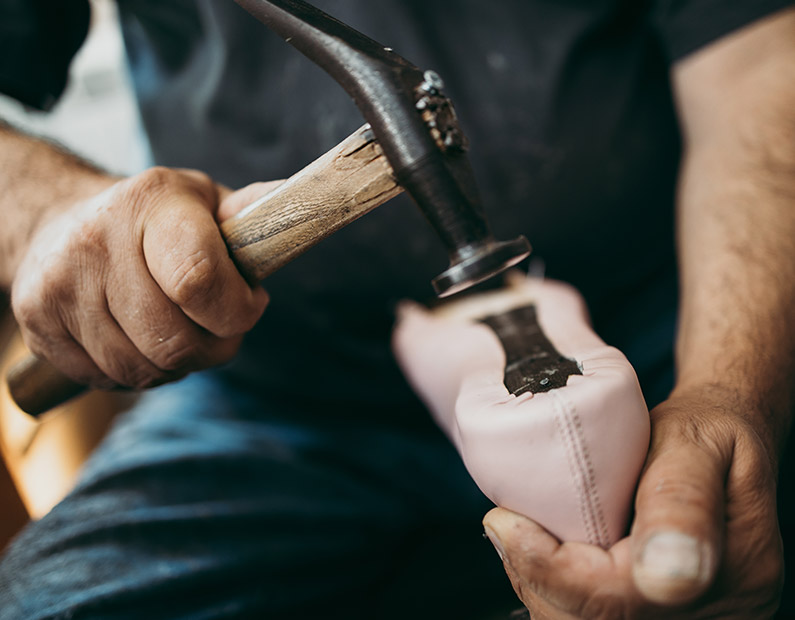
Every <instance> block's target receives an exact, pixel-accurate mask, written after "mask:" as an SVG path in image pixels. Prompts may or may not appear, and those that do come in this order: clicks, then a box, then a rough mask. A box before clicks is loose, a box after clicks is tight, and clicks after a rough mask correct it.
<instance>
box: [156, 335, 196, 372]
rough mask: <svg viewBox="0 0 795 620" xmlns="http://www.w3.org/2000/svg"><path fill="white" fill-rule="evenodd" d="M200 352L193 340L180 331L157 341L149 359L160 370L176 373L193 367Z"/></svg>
mask: <svg viewBox="0 0 795 620" xmlns="http://www.w3.org/2000/svg"><path fill="white" fill-rule="evenodd" d="M200 351H201V349H200V346H199V344H198V343H197V342H196V340H195V338H192V337H190V336H189V335H188V334H187V333H185V332H184V331H181V332H176V333H175V334H172V335H171V336H169V337H168V338H164V339H158V342H157V343H156V345H155V346H154V347H153V348H152V350H151V352H150V354H149V359H150V360H151V361H152V363H153V364H155V366H157V367H158V368H161V369H162V370H165V371H176V370H182V369H185V368H191V367H193V366H194V365H195V364H196V360H197V359H198V358H199V355H200Z"/></svg>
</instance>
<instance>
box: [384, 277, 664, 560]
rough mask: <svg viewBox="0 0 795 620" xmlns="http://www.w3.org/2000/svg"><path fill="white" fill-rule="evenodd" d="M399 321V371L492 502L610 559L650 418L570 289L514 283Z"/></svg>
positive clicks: (417, 309)
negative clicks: (607, 554) (595, 548)
mask: <svg viewBox="0 0 795 620" xmlns="http://www.w3.org/2000/svg"><path fill="white" fill-rule="evenodd" d="M533 308H534V310H535V311H533ZM400 316H401V318H400V321H399V322H398V325H397V327H396V328H395V332H394V337H393V348H394V350H395V354H396V356H397V359H398V362H399V363H400V365H401V367H402V368H403V372H404V373H405V375H406V377H407V378H408V380H409V382H410V383H411V385H412V386H413V387H414V389H415V391H416V392H417V394H418V395H419V396H420V397H421V398H422V399H423V401H424V402H425V404H426V405H427V406H428V408H429V409H430V411H431V412H432V414H433V416H434V418H435V419H436V422H437V423H438V424H439V425H440V426H441V427H442V429H444V431H445V432H446V433H447V435H448V437H450V439H451V440H452V441H453V443H454V444H455V446H456V447H457V448H458V451H459V453H460V454H461V456H462V458H463V460H464V463H465V464H466V467H467V469H468V470H469V473H470V474H471V475H472V477H473V478H474V480H475V482H476V483H477V484H478V486H479V487H480V488H481V490H482V491H483V492H484V493H485V494H486V495H487V496H488V497H489V498H490V499H491V500H492V501H494V502H495V503H496V504H497V505H499V506H502V507H505V508H508V509H510V510H513V511H515V512H519V513H521V514H524V515H526V516H528V517H530V518H531V519H533V520H534V521H536V522H538V523H539V524H540V525H542V526H543V527H545V528H546V529H547V530H549V531H550V532H551V533H552V534H554V535H555V536H557V537H558V538H559V539H561V540H564V541H579V542H587V543H591V544H595V545H600V546H602V547H608V546H610V545H611V544H613V543H615V542H616V541H617V540H619V539H620V538H621V537H622V536H623V535H624V534H625V533H626V529H627V525H628V523H627V522H628V519H629V513H630V507H631V504H632V499H633V497H634V491H635V486H636V484H637V481H638V477H639V475H640V471H641V468H642V466H643V463H644V460H645V458H646V452H647V450H648V444H649V414H648V410H647V409H646V404H645V402H644V400H643V394H642V393H641V390H640V386H639V385H638V380H637V377H636V376H635V372H634V370H633V369H632V366H630V364H629V362H628V361H627V359H626V358H625V357H624V355H623V354H622V353H621V352H620V351H618V350H617V349H615V348H613V347H609V346H607V345H606V344H605V343H604V342H603V341H602V340H601V339H600V338H599V337H598V336H597V335H596V334H595V333H594V332H593V330H592V329H591V327H590V325H589V319H588V314H587V310H586V307H585V303H584V301H583V300H582V297H581V296H580V295H579V293H578V292H577V291H576V290H575V289H573V288H572V287H570V286H568V285H565V284H562V283H559V282H550V281H543V282H542V281H534V280H528V279H527V278H523V277H520V278H518V279H517V278H515V279H514V281H513V282H512V283H511V285H510V286H509V287H508V288H506V289H503V290H501V291H497V292H492V293H485V294H482V295H477V296H473V297H470V298H467V299H463V300H460V301H456V302H453V303H451V304H448V305H447V306H442V307H441V308H439V309H436V310H434V311H433V312H429V311H428V310H427V309H425V308H424V307H422V306H419V305H417V304H408V305H404V306H403V307H401V310H400ZM486 317H489V318H486ZM484 320H485V321H486V322H485V323H484V322H483V321H484ZM486 323H488V324H486ZM489 325H490V326H489ZM539 328H540V329H539ZM495 330H496V331H495ZM498 334H499V335H498ZM506 361H507V364H506ZM506 384H507V386H508V387H506ZM509 387H510V390H509Z"/></svg>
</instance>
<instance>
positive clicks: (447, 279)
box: [235, 0, 530, 297]
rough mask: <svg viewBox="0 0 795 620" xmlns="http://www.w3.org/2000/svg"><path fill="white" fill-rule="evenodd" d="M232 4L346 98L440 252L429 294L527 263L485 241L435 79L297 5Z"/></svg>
mask: <svg viewBox="0 0 795 620" xmlns="http://www.w3.org/2000/svg"><path fill="white" fill-rule="evenodd" d="M235 1H236V2H237V3H238V4H239V5H241V6H242V7H243V8H244V9H246V10H247V11H248V12H249V13H251V14H252V15H253V16H254V17H256V18H257V19H259V20H260V21H261V22H263V23H264V24H265V25H267V26H268V27H270V28H271V29H272V30H274V31H275V32H276V33H277V34H279V35H280V36H282V38H284V39H285V40H287V41H288V42H289V43H290V44H291V45H293V46H294V47H295V48H297V49H298V50H299V51H300V52H302V53H303V54H304V55H306V56H307V57H308V58H309V59H310V60H312V61H313V62H315V63H317V64H318V65H319V66H320V67H322V68H323V69H325V70H326V71H327V72H328V73H329V74H330V75H331V76H332V77H333V78H334V79H335V80H336V81H337V82H339V84H340V85H341V86H342V87H343V88H344V89H345V90H346V91H347V92H348V94H349V95H351V97H352V98H353V100H354V102H355V103H356V105H357V106H358V107H359V109H360V110H361V112H362V114H363V115H364V117H365V119H367V121H368V122H369V123H370V126H371V128H372V130H373V133H374V134H375V137H376V139H377V140H378V142H379V144H380V146H381V149H382V151H383V152H384V154H385V155H386V158H387V160H388V161H389V163H390V165H391V166H392V169H393V171H394V174H395V177H396V178H397V181H398V183H400V185H402V186H403V188H404V189H405V190H406V191H407V192H408V193H409V194H410V195H411V197H412V198H413V199H414V201H415V202H416V203H417V205H418V206H419V207H420V209H421V210H422V212H423V213H424V214H425V216H426V218H427V219H428V221H429V222H430V224H431V226H432V227H433V228H434V230H436V233H437V234H438V235H439V237H440V239H441V240H442V243H444V245H445V247H446V249H447V252H448V254H449V257H450V266H449V268H448V269H447V270H446V271H444V272H443V273H442V274H440V275H439V276H438V277H436V278H435V279H434V280H433V286H434V289H435V290H436V294H437V295H439V296H440V297H444V296H446V295H452V294H453V293H457V292H459V291H462V290H464V289H466V288H468V287H469V286H472V285H474V284H477V283H478V282H481V281H483V280H486V279H488V278H490V277H491V276H493V275H496V274H497V273H500V272H501V271H503V270H505V269H507V268H509V267H511V266H512V265H515V264H516V263H518V262H519V261H521V260H522V259H524V258H525V257H527V256H528V254H529V253H530V245H529V243H528V242H527V239H525V238H524V237H522V236H520V237H518V238H517V239H514V240H513V241H507V242H499V241H496V240H495V239H494V236H493V235H492V234H491V231H490V229H489V226H488V223H487V221H486V216H485V213H484V211H483V208H482V206H481V203H480V199H479V196H478V192H477V188H476V187H475V182H474V176H473V174H472V170H471V168H470V166H469V160H468V158H467V156H466V149H467V141H466V138H465V137H464V134H463V132H462V131H461V129H460V127H459V125H458V120H457V118H456V115H455V112H454V110H453V106H452V103H451V102H450V100H449V99H448V98H447V97H446V96H445V95H444V92H443V86H444V85H443V83H442V80H441V79H440V78H439V76H438V75H436V74H435V73H433V72H431V71H424V72H423V71H421V70H420V69H418V68H417V67H416V66H414V65H413V64H411V63H410V62H408V61H407V60H406V59H405V58H403V57H401V56H399V55H398V54H396V53H395V52H394V51H393V50H392V48H389V47H384V46H383V45H381V44H380V43H377V42H376V41H373V40H372V39H370V38H368V37H366V36H364V35H363V34H361V33H360V32H358V31H356V30H354V29H353V28H350V27H349V26H347V25H345V24H343V23H342V22H340V21H338V20H336V19H334V18H332V17H331V16H329V15H327V14H326V13H323V12H322V11H320V10H318V9H316V8H315V7H313V6H311V5H309V4H307V3H306V2H303V1H302V0H235Z"/></svg>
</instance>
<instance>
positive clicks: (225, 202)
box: [216, 181, 284, 222]
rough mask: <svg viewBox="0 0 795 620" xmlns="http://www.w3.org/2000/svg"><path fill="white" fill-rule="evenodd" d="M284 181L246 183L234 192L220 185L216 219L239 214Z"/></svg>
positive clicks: (219, 219) (221, 219)
mask: <svg viewBox="0 0 795 620" xmlns="http://www.w3.org/2000/svg"><path fill="white" fill-rule="evenodd" d="M282 183H284V181H265V182H259V183H252V184H251V185H246V186H245V187H243V188H241V189H239V190H237V191H234V192H233V191H230V190H229V189H228V188H226V187H223V188H221V187H219V190H218V198H219V201H220V205H219V206H218V213H217V214H216V219H217V220H218V221H219V222H223V221H224V220H228V219H229V218H230V217H232V216H233V215H235V214H237V213H238V212H239V211H242V210H243V209H245V208H246V207H247V206H249V205H251V204H252V203H254V202H257V201H258V200H260V199H261V198H264V197H265V196H267V195H268V194H270V193H271V192H272V191H273V190H275V189H276V188H277V187H279V185H281V184H282Z"/></svg>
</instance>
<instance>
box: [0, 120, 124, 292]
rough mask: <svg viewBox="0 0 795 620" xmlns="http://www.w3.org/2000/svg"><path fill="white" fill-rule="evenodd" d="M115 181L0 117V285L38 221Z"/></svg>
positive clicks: (3, 286) (14, 267)
mask: <svg viewBox="0 0 795 620" xmlns="http://www.w3.org/2000/svg"><path fill="white" fill-rule="evenodd" d="M115 180H116V179H114V178H113V177H111V176H109V175H107V174H106V173H104V172H102V171H101V170H99V169H97V168H95V167H94V166H92V165H90V164H88V163H87V162H85V161H83V160H81V159H80V158H78V157H76V156H74V155H72V154H70V153H68V152H67V151H65V150H63V149H61V148H59V147H57V146H55V145H53V144H50V143H48V142H45V141H43V140H40V139H37V138H33V137H30V136H26V135H23V134H21V133H19V132H17V131H15V130H14V129H13V128H11V127H10V126H8V125H7V124H5V123H3V122H2V121H0V214H2V221H3V225H2V226H0V289H3V290H9V288H10V286H11V282H12V281H13V279H14V274H15V273H16V270H17V266H18V265H19V263H20V261H21V259H22V256H23V255H24V253H25V250H26V249H27V247H28V243H29V241H30V238H31V236H32V234H33V232H34V231H35V230H36V228H37V226H38V225H39V224H40V222H41V221H42V220H44V219H46V218H47V217H48V216H49V215H51V214H54V213H56V212H58V211H60V210H63V209H65V208H68V207H69V206H70V205H73V204H74V203H75V202H78V201H80V200H84V199H86V198H89V197H91V196H93V195H95V194H97V193H99V192H101V191H102V190H104V189H105V188H107V187H108V186H109V185H111V184H112V183H113V182H114V181H115Z"/></svg>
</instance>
